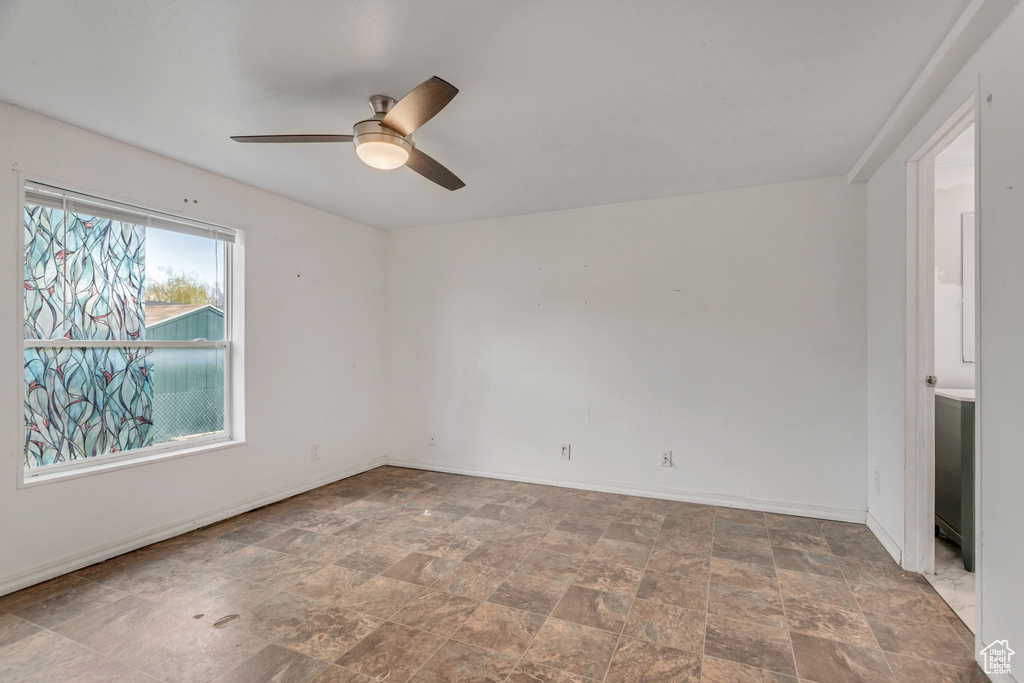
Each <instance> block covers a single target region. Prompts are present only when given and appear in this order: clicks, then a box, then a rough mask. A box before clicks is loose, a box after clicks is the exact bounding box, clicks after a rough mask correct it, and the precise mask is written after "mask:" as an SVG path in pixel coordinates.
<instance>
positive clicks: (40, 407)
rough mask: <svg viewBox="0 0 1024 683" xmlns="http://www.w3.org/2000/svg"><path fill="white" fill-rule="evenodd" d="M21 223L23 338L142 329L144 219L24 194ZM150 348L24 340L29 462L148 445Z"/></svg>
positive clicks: (118, 335) (82, 337)
mask: <svg viewBox="0 0 1024 683" xmlns="http://www.w3.org/2000/svg"><path fill="white" fill-rule="evenodd" d="M24 229H25V285H24V288H25V338H26V339H30V340H31V339H40V340H53V339H70V340H76V341H96V340H104V341H106V340H111V341H127V340H131V341H141V340H143V339H145V325H144V320H145V309H144V304H143V292H144V288H145V268H146V266H145V263H146V261H145V241H146V228H145V227H144V226H140V225H133V224H131V223H122V222H120V221H115V220H110V219H103V218H96V217H93V216H86V215H81V214H76V213H73V212H66V211H63V210H61V209H55V208H49V207H44V206H35V205H32V204H26V205H25V220H24ZM148 355H149V351H148V350H146V349H139V348H110V347H104V348H98V347H97V348H85V349H83V348H26V349H25V465H26V466H27V467H37V466H40V465H50V464H55V463H64V462H71V461H74V460H79V459H83V458H91V457H95V456H97V455H103V454H105V453H116V452H120V451H126V450H131V449H136V448H144V447H146V446H149V445H151V444H152V442H153V438H152V437H153V435H152V430H151V427H152V404H153V379H152V367H151V365H150V364H149V361H148Z"/></svg>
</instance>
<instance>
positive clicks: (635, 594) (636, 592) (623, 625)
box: [598, 496, 703, 681]
mask: <svg viewBox="0 0 1024 683" xmlns="http://www.w3.org/2000/svg"><path fill="white" fill-rule="evenodd" d="M630 498H638V499H642V498H641V497H635V496H630ZM626 502H629V498H627V499H626ZM625 506H626V503H623V504H622V506H621V507H620V508H619V512H621V511H622V508H624V507H625ZM670 507H671V503H669V504H668V505H666V506H665V509H666V510H668V509H669V508H670ZM667 518H668V517H667V513H666V517H664V518H662V520H661V524H660V525H659V526H658V535H657V536H655V537H654V543H652V544H651V549H650V551H648V553H647V561H646V562H644V568H643V570H642V571H641V572H640V583H638V584H637V585H636V590H635V591H634V592H633V601H632V602H631V603H630V604H629V612H627V613H626V621H625V622H624V623H623V624H622V630H621V631H619V637H618V638H617V639H616V641H615V648H614V649H613V650H612V656H611V657H610V658H609V659H608V664H607V665H605V667H604V675H603V676H601V678H600V680H602V681H604V680H605V679H606V678H608V672H609V671H610V670H611V666H612V661H613V660H614V659H615V655H616V653H618V651H619V645H620V644H621V643H622V634H623V632H624V631H625V630H626V624H627V623H629V617H630V616H631V615H632V614H633V606H634V605H635V604H636V601H637V597H636V596H637V594H638V593H639V592H640V585H641V584H642V583H643V581H644V576H646V575H647V568H648V567H650V566H651V557H653V556H654V549H655V548H656V547H657V545H658V539H659V538H661V532H662V527H664V526H665V519H667ZM613 524H614V522H613ZM638 526H639V525H638ZM609 528H611V525H609ZM605 533H608V531H607V529H606V530H605ZM601 538H604V534H602V535H601ZM598 540H600V539H598ZM612 540H614V539H612ZM701 663H702V664H703V654H702V655H701Z"/></svg>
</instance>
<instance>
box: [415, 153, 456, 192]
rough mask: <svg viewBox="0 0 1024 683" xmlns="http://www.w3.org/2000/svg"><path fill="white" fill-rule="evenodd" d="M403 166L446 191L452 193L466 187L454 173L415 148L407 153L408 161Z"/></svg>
mask: <svg viewBox="0 0 1024 683" xmlns="http://www.w3.org/2000/svg"><path fill="white" fill-rule="evenodd" d="M405 165H406V166H408V167H409V168H411V169H412V170H414V171H416V172H417V173H419V174H420V175H421V176H423V177H424V178H426V179H427V180H430V181H432V182H435V183H437V184H438V185H440V186H441V187H443V188H445V189H446V190H452V191H453V192H454V191H455V190H457V189H459V188H460V187H465V186H466V183H464V182H462V181H461V180H459V178H458V177H457V176H456V175H455V174H454V173H452V172H451V171H449V170H448V169H447V168H445V167H444V166H442V165H441V164H439V163H437V162H436V161H435V160H434V159H433V158H431V157H429V156H427V155H426V154H424V153H423V152H421V151H419V150H418V149H416V148H415V147H413V148H412V151H411V152H409V160H408V161H406V162H405Z"/></svg>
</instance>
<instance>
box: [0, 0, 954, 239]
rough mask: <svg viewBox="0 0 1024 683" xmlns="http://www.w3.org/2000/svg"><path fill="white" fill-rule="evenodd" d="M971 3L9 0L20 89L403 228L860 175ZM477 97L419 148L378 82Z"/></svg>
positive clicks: (434, 126)
mask: <svg viewBox="0 0 1024 683" xmlns="http://www.w3.org/2000/svg"><path fill="white" fill-rule="evenodd" d="M967 4H968V0H771V1H770V2H767V1H765V0H687V1H682V0H634V1H632V2H630V1H627V0H517V1H516V2H508V1H502V0H380V1H371V0H349V1H347V2H341V1H340V0H305V1H302V2H299V1H297V0H291V1H287V2H286V1H284V0H248V1H243V0H233V1H228V0H216V1H213V0H174V1H170V0H120V1H118V0H91V1H89V2H66V1H65V0H23V1H22V0H0V64H3V68H2V69H0V100H4V101H7V102H10V103H12V104H16V105H19V106H22V107H25V108H27V109H31V110H33V111H37V112H41V113H43V114H46V115H49V116H52V117H55V118H57V119H61V120H63V121H67V122H70V123H73V124H75V125H78V126H81V127H83V128H86V129H89V130H93V131H96V132H99V133H102V134H104V135H108V136H110V137H112V138H116V139H119V140H124V141H126V142H129V143H131V144H134V145H138V146H139V147H143V148H145V149H149V150H152V151H154V152H157V153H160V154H163V155H166V156H168V157H172V158H175V159H179V160H181V161H185V162H187V163H190V164H193V165H195V166H198V167H201V168H205V169H208V170H211V171H214V172H216V173H220V174H222V175H225V176H228V177H231V178H236V179H238V180H240V181H243V182H246V183H249V184H251V185H254V186H257V187H261V188H264V189H267V190H270V191H272V192H276V193H278V194H281V195H284V196H286V197H290V198H292V199H295V200H298V201H300V202H303V203H305V204H309V205H312V206H316V207H319V208H321V209H324V210H327V211H330V212H332V213H335V214H338V215H341V216H346V217H349V218H353V219H355V220H358V221H362V222H364V223H368V224H370V225H375V226H378V227H382V228H403V227H411V226H420V225H432V224H438V223H449V222H457V221H466V220H474V219H480V218H490V217H497V216H509V215H516V214H524V213H532V212H538V211H549V210H555V209H564V208H571V207H579V206H588V205H596V204H608V203H613V202H622V201H630V200H638V199H649V198H654V197H664V196H672V195H681V194H688V193H692V192H701V191H708V190H718V189H725V188H731V187H743V186H750V185H761V184H768V183H775V182H784V181H789V180H798V179H803V178H813V177H821V176H830V175H840V174H845V173H847V172H848V171H849V170H850V168H851V167H852V166H853V165H854V164H855V162H856V161H857V159H858V157H859V156H860V155H861V153H862V152H863V151H864V150H865V148H866V147H867V146H868V145H869V143H870V142H871V140H872V138H873V137H874V135H875V134H876V133H877V132H878V130H879V129H880V128H881V126H882V125H883V123H884V122H885V120H886V118H887V117H888V116H889V114H890V113H891V112H892V111H893V109H894V108H895V107H896V105H897V103H898V102H899V101H900V98H901V97H902V96H903V95H904V93H905V92H906V91H907V89H908V87H909V86H910V84H911V83H912V82H913V80H914V78H915V77H916V76H917V75H918V73H920V72H921V70H922V68H923V67H924V66H925V64H926V62H927V61H928V59H929V57H931V55H932V54H933V53H934V52H935V50H936V48H937V47H938V46H939V44H940V43H941V41H942V39H943V38H944V37H945V35H946V34H947V33H948V32H949V30H950V29H951V27H952V26H953V24H954V22H955V21H956V19H957V17H958V16H959V15H960V13H961V12H962V11H963V10H964V8H965V7H966V6H967ZM435 74H436V75H438V76H440V77H442V78H444V79H446V80H448V81H450V82H451V83H452V84H454V85H455V86H456V87H458V88H460V89H461V92H460V94H459V95H458V96H457V97H456V98H455V99H454V100H453V101H452V103H451V104H449V105H448V107H447V108H446V109H445V110H444V111H443V112H441V113H440V114H439V115H438V116H437V117H436V118H435V119H434V120H432V121H430V122H429V123H428V124H427V125H426V126H424V127H423V128H422V129H421V130H419V131H417V133H416V134H415V135H414V139H415V140H416V142H417V145H418V146H420V147H421V148H422V149H423V150H424V151H425V152H427V153H428V154H430V155H432V156H433V157H435V158H436V159H437V160H438V161H440V162H441V163H443V164H445V165H446V166H448V167H449V168H450V169H451V170H452V171H454V172H455V173H456V174H457V175H459V176H460V177H461V178H462V179H463V180H465V181H466V183H467V187H466V188H464V189H462V190H459V191H457V192H448V191H447V190H443V189H441V188H439V187H436V186H434V185H432V184H431V183H428V182H427V181H425V180H424V179H423V178H421V177H420V176H418V175H417V174H415V173H413V172H412V171H410V170H408V169H399V170H397V171H390V172H385V171H375V170H372V169H370V168H368V167H366V166H364V165H363V164H362V163H361V162H359V161H358V160H357V158H356V156H355V154H354V152H353V151H352V148H351V146H350V145H347V144H333V145H332V144H324V145H240V144H238V143H235V142H232V141H231V140H229V139H228V136H229V135H242V134H269V133H325V132H326V133H331V132H334V133H349V132H351V131H350V129H351V125H352V124H353V123H354V122H356V121H358V120H360V119H362V118H365V117H366V115H367V114H368V113H369V109H368V107H367V105H366V98H367V97H368V96H369V95H372V94H375V93H382V94H388V95H392V96H394V97H396V98H397V97H401V96H402V95H403V94H405V93H406V92H407V91H409V90H410V89H411V88H413V87H414V86H416V85H417V84H418V83H420V82H421V81H423V80H425V79H426V78H428V77H429V76H432V75H435Z"/></svg>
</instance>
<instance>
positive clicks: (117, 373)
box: [25, 347, 153, 467]
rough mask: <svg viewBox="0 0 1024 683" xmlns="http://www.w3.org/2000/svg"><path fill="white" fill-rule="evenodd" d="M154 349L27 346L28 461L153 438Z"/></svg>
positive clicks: (60, 459) (138, 444)
mask: <svg viewBox="0 0 1024 683" xmlns="http://www.w3.org/2000/svg"><path fill="white" fill-rule="evenodd" d="M151 353H152V351H151V349H142V348H110V347H105V348H88V349H80V348H74V349H72V348H66V347H65V348H28V349H25V465H26V466H27V467H38V466H41V465H53V464H56V463H65V462H72V461H74V460H80V459H83V458H92V457H95V456H97V455H103V454H105V453H118V452H122V451H127V450H131V449H134V448H142V447H143V446H148V445H150V444H151V443H152V441H153V439H152V426H153V380H152V367H151V365H150V362H149V356H150V354H151Z"/></svg>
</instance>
